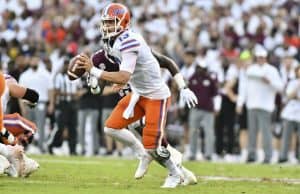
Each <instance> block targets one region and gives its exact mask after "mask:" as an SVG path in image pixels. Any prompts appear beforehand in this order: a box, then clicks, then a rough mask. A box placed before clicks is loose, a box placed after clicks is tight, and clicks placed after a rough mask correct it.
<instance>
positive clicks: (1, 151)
mask: <svg viewBox="0 0 300 194" xmlns="http://www.w3.org/2000/svg"><path fill="white" fill-rule="evenodd" d="M0 155H2V156H5V157H7V156H8V149H7V146H6V145H4V144H2V143H0Z"/></svg>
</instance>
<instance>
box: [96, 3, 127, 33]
mask: <svg viewBox="0 0 300 194" xmlns="http://www.w3.org/2000/svg"><path fill="white" fill-rule="evenodd" d="M129 23H130V13H129V11H128V9H127V7H126V6H125V5H122V4H120V3H110V4H109V5H107V6H106V7H105V8H104V10H103V12H102V15H101V32H102V36H103V38H104V39H108V38H111V37H114V36H116V35H118V34H120V33H121V32H122V31H124V30H126V29H128V27H129Z"/></svg>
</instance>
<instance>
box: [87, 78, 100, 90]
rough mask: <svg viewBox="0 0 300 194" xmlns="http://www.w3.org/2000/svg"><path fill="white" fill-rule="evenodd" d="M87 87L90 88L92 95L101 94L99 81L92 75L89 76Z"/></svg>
mask: <svg viewBox="0 0 300 194" xmlns="http://www.w3.org/2000/svg"><path fill="white" fill-rule="evenodd" d="M87 85H88V86H89V87H90V89H91V93H92V94H99V93H100V91H101V89H100V87H99V85H98V79H97V78H96V77H95V76H93V75H90V74H89V75H88V77H87Z"/></svg>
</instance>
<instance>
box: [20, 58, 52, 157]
mask: <svg viewBox="0 0 300 194" xmlns="http://www.w3.org/2000/svg"><path fill="white" fill-rule="evenodd" d="M40 64H41V63H40V59H39V57H36V56H33V57H32V58H31V59H30V62H29V65H30V68H29V69H27V70H26V71H24V72H23V73H22V74H21V75H20V80H19V83H20V85H23V86H26V87H30V88H32V89H34V90H36V91H37V92H38V93H39V96H40V97H39V102H38V104H37V106H36V107H34V108H32V109H30V108H29V107H27V106H25V107H24V108H23V113H22V115H24V117H26V118H27V119H29V120H31V121H33V122H35V123H36V125H37V127H38V132H37V134H38V139H36V140H37V141H38V146H39V149H40V151H41V152H42V153H43V152H45V151H46V150H45V145H44V144H45V139H46V137H45V136H46V134H45V121H46V114H47V112H53V110H54V102H53V98H52V92H53V83H52V80H51V76H50V72H48V71H47V70H46V68H44V67H42V66H41V65H40ZM48 102H49V103H48Z"/></svg>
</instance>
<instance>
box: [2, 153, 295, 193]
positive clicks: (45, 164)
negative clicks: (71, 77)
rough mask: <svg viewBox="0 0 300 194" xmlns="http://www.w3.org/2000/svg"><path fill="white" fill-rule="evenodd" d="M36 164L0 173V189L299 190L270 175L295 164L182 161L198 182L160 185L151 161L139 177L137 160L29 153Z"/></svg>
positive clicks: (284, 174)
mask: <svg viewBox="0 0 300 194" xmlns="http://www.w3.org/2000/svg"><path fill="white" fill-rule="evenodd" d="M33 158H35V159H36V160H37V161H38V162H39V163H40V166H41V168H40V169H39V171H37V172H36V173H34V174H33V175H32V176H31V177H29V178H21V179H19V178H18V179H15V178H11V177H6V176H0V188H1V193H5V194H18V193H21V194H36V193H41V194H59V193H61V194H69V193H70V194H77V193H82V194H94V193H95V194H96V193H97V194H102V193H111V194H117V193H124V194H127V193H128V194H156V193H157V194H164V193H172V194H176V193H184V194H189V193H193V194H194V193H195V194H196V193H197V194H198V193H199V194H202V193H203V194H218V193H220V194H235V193H236V194H248V193H249V194H254V193H257V194H267V193H271V194H277V193H278V194H279V193H284V194H289V193H291V194H292V193H295V194H299V193H300V184H290V183H287V182H284V181H276V182H274V181H272V179H274V178H277V179H282V178H293V179H297V180H298V179H299V182H300V166H299V165H298V166H285V165H245V164H215V163H206V162H187V163H185V166H187V167H188V168H189V169H191V170H193V171H194V172H195V174H196V175H197V176H198V177H199V180H198V182H199V183H198V184H197V185H192V186H187V187H179V188H176V189H161V188H160V185H161V184H162V183H163V181H164V178H165V177H166V170H165V169H162V168H161V167H160V166H159V165H157V164H155V163H152V164H151V166H150V168H149V171H148V173H147V175H146V176H145V177H144V178H143V179H142V180H138V181H137V180H135V179H134V178H133V175H134V171H135V169H136V166H137V162H138V161H137V160H126V159H114V158H96V157H94V158H84V157H54V156H35V157H33ZM204 176H226V177H234V178H237V177H241V178H262V180H258V181H251V180H252V179H250V180H239V181H225V180H217V181H216V180H207V179H205V178H203V177H204Z"/></svg>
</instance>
